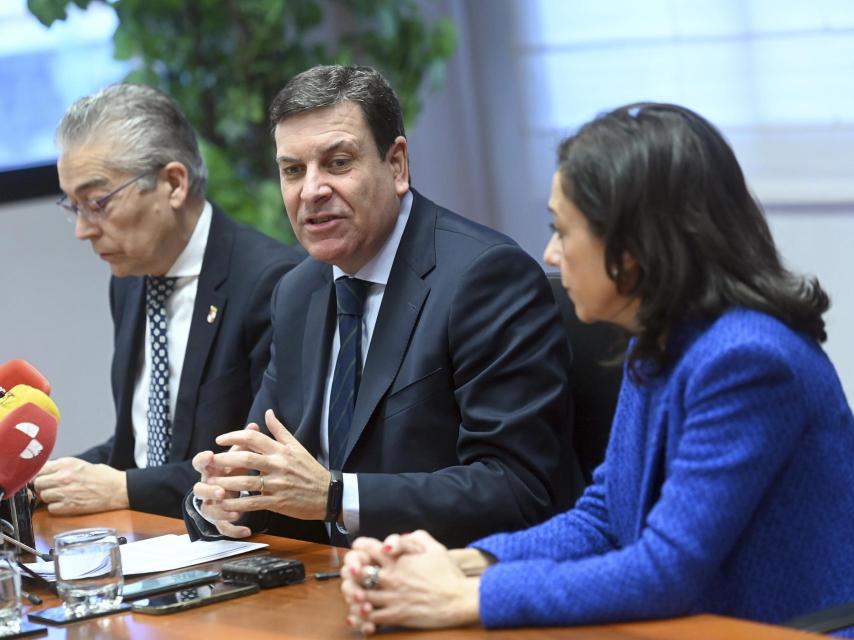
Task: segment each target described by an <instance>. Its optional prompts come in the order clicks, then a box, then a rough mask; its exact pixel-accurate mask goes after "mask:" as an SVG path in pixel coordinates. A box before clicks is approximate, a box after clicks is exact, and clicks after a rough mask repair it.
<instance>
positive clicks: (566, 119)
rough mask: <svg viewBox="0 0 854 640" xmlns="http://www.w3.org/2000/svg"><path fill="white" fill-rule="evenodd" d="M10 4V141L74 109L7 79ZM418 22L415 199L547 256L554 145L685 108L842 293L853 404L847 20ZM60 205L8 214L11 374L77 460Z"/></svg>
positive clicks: (6, 102) (93, 326) (82, 326)
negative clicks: (422, 50)
mask: <svg viewBox="0 0 854 640" xmlns="http://www.w3.org/2000/svg"><path fill="white" fill-rule="evenodd" d="M16 2H17V0H12V1H11V2H10V3H9V4H7V3H4V5H3V6H4V8H3V9H0V36H4V37H0V43H5V44H0V119H2V120H3V121H4V122H5V123H6V126H7V127H8V126H10V124H9V123H10V122H11V121H12V120H11V118H10V116H9V115H8V114H10V113H17V114H18V117H21V115H20V114H21V113H22V112H24V113H30V112H32V114H37V113H39V112H40V110H41V112H43V113H44V115H43V118H50V120H51V121H50V122H49V123H48V130H49V131H50V132H52V129H53V126H54V125H55V121H56V119H57V118H58V117H59V116H58V114H61V113H62V111H63V110H64V109H65V108H66V107H67V106H68V104H70V102H71V101H73V100H74V99H75V98H76V97H78V96H77V95H71V94H70V93H64V92H63V91H59V90H55V88H53V87H52V86H51V85H50V83H49V82H46V81H43V80H42V76H41V75H40V74H44V76H45V78H46V77H47V75H49V74H50V73H54V72H55V71H51V70H50V69H46V68H43V69H39V68H38V67H32V69H31V70H30V71H28V73H29V74H35V76H34V77H33V76H32V75H30V77H31V80H34V82H31V83H30V84H29V85H28V86H27V87H22V86H21V85H20V84H18V85H16V84H15V82H14V81H12V80H11V79H10V69H11V68H12V65H24V64H27V65H30V64H32V56H31V55H27V56H21V55H19V54H12V53H10V52H9V50H8V44H9V42H10V40H9V38H8V37H5V34H7V33H9V32H10V30H11V31H14V32H16V33H21V32H22V30H24V28H23V27H22V26H21V24H22V23H21V20H23V18H22V11H21V9H20V7H19V8H18V9H17V10H13V9H10V7H12V5H13V4H15V3H16ZM420 6H421V8H422V10H423V12H424V13H425V15H426V16H427V17H428V18H430V19H432V18H435V17H439V16H444V17H448V18H450V19H451V20H452V21H453V23H454V25H455V26H456V29H457V38H458V44H457V50H456V53H455V54H454V56H453V57H452V58H451V59H450V61H449V63H448V66H447V68H446V71H445V77H444V82H443V84H442V85H441V87H440V88H439V89H438V90H435V91H431V90H428V89H427V88H425V89H424V92H423V99H424V102H423V109H422V112H421V114H420V116H419V118H418V120H417V123H416V124H415V126H414V127H410V130H409V138H410V149H411V152H412V174H413V184H414V186H415V187H416V188H418V189H419V190H421V191H422V192H423V193H425V194H426V195H428V196H429V197H431V198H432V199H434V200H436V201H437V202H439V203H440V204H442V205H444V206H447V207H449V208H451V209H454V210H456V211H458V212H460V213H463V214H465V215H468V216H469V217H471V218H473V219H476V220H478V221H480V222H483V223H484V224H488V225H490V226H493V227H495V228H498V229H500V230H502V231H503V232H504V233H507V234H508V235H510V236H511V237H513V238H515V239H516V240H517V241H518V242H519V243H520V244H521V245H522V246H523V247H524V248H525V249H526V250H527V251H529V252H530V253H531V254H532V255H534V256H536V257H537V258H539V257H540V255H541V251H542V248H543V246H544V244H545V242H546V240H547V238H548V228H547V223H548V217H547V215H546V206H545V204H546V200H547V197H548V189H549V183H550V179H551V174H552V172H553V169H554V148H555V146H556V144H557V141H558V140H559V139H560V138H561V137H563V136H565V135H567V134H569V133H571V132H572V131H573V130H574V129H575V128H577V127H578V125H580V124H581V123H583V122H584V121H586V120H588V119H590V118H591V117H593V116H594V115H596V114H597V113H599V112H601V111H605V110H608V109H610V108H613V107H616V106H619V105H620V104H624V103H627V102H633V101H638V100H658V101H669V102H676V103H681V104H685V105H686V106H689V107H691V108H694V109H696V110H697V111H699V112H700V113H702V114H703V115H705V116H706V117H708V118H709V119H710V120H711V121H712V122H713V123H715V124H716V125H718V126H719V127H720V128H721V129H722V131H723V132H724V134H725V135H726V136H727V137H728V139H729V140H730V141H731V143H732V144H733V146H734V147H735V149H736V153H737V155H738V156H739V158H740V160H741V161H742V164H743V167H744V169H745V172H746V174H747V176H748V180H749V182H750V184H751V187H752V189H753V190H754V192H755V193H756V195H757V197H758V198H759V199H760V201H761V202H762V203H763V205H764V206H765V209H766V212H767V215H768V220H769V223H770V226H771V229H772V231H773V233H774V236H775V239H776V241H777V243H778V247H779V249H780V251H781V253H782V255H783V257H784V259H785V261H786V263H787V264H788V265H789V266H790V267H791V268H792V269H794V270H796V271H800V272H804V273H809V274H814V275H817V276H818V277H819V279H820V280H821V282H822V284H823V285H824V287H825V288H826V289H827V290H828V291H829V293H830V294H831V296H832V299H833V307H832V308H831V311H830V312H829V314H828V315H827V321H828V330H829V334H830V339H829V341H828V343H827V344H826V347H825V348H826V350H827V352H828V353H829V355H830V357H831V359H832V360H833V361H834V363H835V364H836V366H837V369H838V371H839V374H840V377H841V378H842V381H843V386H844V387H845V389H846V393H847V395H848V397H849V399H850V398H854V331H852V327H854V285H852V284H851V277H850V275H849V274H850V272H851V266H850V263H849V260H850V256H851V254H852V248H854V180H852V178H851V176H852V170H854V154H852V149H854V144H852V142H854V4H852V3H850V2H847V1H844V0H839V1H832V0H815V1H813V2H810V3H802V2H797V1H795V0H787V1H781V0H777V1H775V2H771V1H765V0H714V1H712V0H693V1H689V0H684V1H681V0H650V1H648V2H645V3H636V2H630V1H625V2H619V1H616V0H612V1H611V2H608V3H601V2H596V1H595V0H575V1H573V2H563V1H562V0H518V1H517V0H435V1H430V2H427V1H425V2H421V3H420ZM4 11H5V12H6V13H3V12H4ZM98 19H99V20H107V19H108V17H105V16H104V15H101V16H100V17H99V18H98ZM27 28H30V27H29V26H28V27H27ZM33 28H35V27H33ZM55 28H56V27H54V29H55ZM106 28H107V29H109V28H110V26H109V24H107V25H106ZM112 28H114V26H113V27H112ZM24 32H25V30H24ZM24 37H25V39H28V40H29V41H30V42H33V41H35V40H36V38H35V37H28V38H27V37H26V33H24ZM96 45H97V47H102V48H104V47H105V45H104V44H103V43H101V44H97V43H94V44H92V45H91V46H92V47H96ZM4 47H6V49H4ZM104 50H105V51H107V52H109V46H106V49H104ZM87 55H88V54H87ZM4 56H5V57H4ZM86 59H87V60H89V59H91V57H89V58H86ZM72 62H73V64H72V68H76V69H78V70H80V72H81V75H86V76H87V80H88V82H90V83H95V84H94V86H99V85H100V84H103V83H104V82H106V81H107V80H104V81H102V76H101V75H100V74H101V73H104V74H108V72H110V70H111V69H112V72H113V73H115V68H113V67H111V64H110V63H109V56H107V62H105V67H104V69H105V70H104V71H92V72H91V73H89V74H88V75H87V74H85V73H84V72H85V71H86V69H87V67H86V66H85V64H88V65H89V67H90V68H91V67H92V64H91V63H90V62H87V63H85V64H84V63H83V62H81V59H77V60H73V61H72ZM118 77H119V78H120V77H121V74H119V76H118ZM284 81H285V79H283V81H282V82H284ZM90 90H91V89H87V90H84V91H83V93H86V92H88V91H90ZM33 117H35V116H33ZM0 126H2V125H0ZM0 131H2V129H0ZM11 133H12V132H8V131H2V135H0V163H2V162H3V161H4V160H5V161H7V162H9V161H14V160H15V159H16V158H19V157H23V155H24V154H26V153H29V152H32V151H36V152H37V153H41V154H42V155H44V154H45V153H47V154H50V153H51V146H50V145H52V142H51V140H50V136H48V138H47V140H45V139H41V140H40V141H39V142H38V144H37V145H36V144H35V143H33V145H34V146H33V147H32V148H30V147H28V148H14V147H13V146H12V145H9V144H6V147H4V146H3V145H4V140H6V141H8V140H9V139H11ZM36 146H37V147H38V149H35V147H36ZM4 154H5V155H4ZM54 179H55V178H54ZM7 184H8V183H7ZM2 195H3V194H2V193H0V199H1V200H6V199H5V198H2ZM55 200H56V195H52V194H51V195H46V196H42V197H37V198H29V199H25V200H17V201H12V202H9V201H7V202H5V204H2V205H0V224H2V230H3V232H2V233H0V264H2V269H3V280H4V283H5V286H4V288H3V296H2V300H3V302H2V312H0V361H4V360H6V359H8V358H11V357H25V358H28V359H30V360H31V361H32V362H33V363H35V364H36V365H37V366H38V367H40V368H41V369H42V370H43V371H44V372H45V373H46V374H47V375H48V377H49V378H50V379H51V381H52V382H53V385H54V389H55V393H54V395H55V397H56V399H57V402H58V404H59V406H60V408H61V410H62V411H63V424H62V431H61V435H60V439H59V443H58V445H57V449H56V452H57V453H58V454H72V453H75V452H77V451H79V450H81V449H83V448H84V447H87V446H89V445H91V444H93V443H95V442H98V441H101V440H103V439H104V438H106V437H107V436H108V435H109V433H110V432H111V431H112V428H113V417H114V416H113V407H112V400H111V394H110V391H109V364H110V356H111V349H112V324H111V321H110V316H109V308H108V304H107V282H108V278H109V273H108V270H107V268H106V265H104V264H101V263H100V261H99V260H98V258H97V257H96V256H95V255H94V254H92V252H91V249H90V247H89V245H88V244H83V243H80V242H77V241H76V240H75V239H74V237H73V227H72V226H71V225H70V224H69V223H68V222H66V220H65V218H64V216H63V215H62V213H61V211H59V210H58V209H57V207H56V206H55V205H54V201H55ZM235 426H238V425H235Z"/></svg>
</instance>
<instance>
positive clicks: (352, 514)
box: [337, 473, 359, 540]
mask: <svg viewBox="0 0 854 640" xmlns="http://www.w3.org/2000/svg"><path fill="white" fill-rule="evenodd" d="M341 475H342V476H343V480H344V495H343V496H342V498H341V511H342V512H343V514H344V526H343V527H342V526H341V524H340V523H339V524H338V525H337V526H338V530H339V531H340V532H341V533H344V534H347V535H348V536H350V539H351V540H352V539H353V538H354V537H356V536H357V535H359V476H358V474H356V473H342V474H341Z"/></svg>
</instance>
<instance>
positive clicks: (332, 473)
mask: <svg viewBox="0 0 854 640" xmlns="http://www.w3.org/2000/svg"><path fill="white" fill-rule="evenodd" d="M343 496H344V475H343V474H342V473H341V472H340V471H338V470H337V469H330V470H329V493H328V494H327V496H326V517H325V518H324V520H326V522H338V516H339V515H340V514H341V499H342V498H343Z"/></svg>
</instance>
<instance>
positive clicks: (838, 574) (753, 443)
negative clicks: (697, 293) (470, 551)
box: [472, 309, 854, 637]
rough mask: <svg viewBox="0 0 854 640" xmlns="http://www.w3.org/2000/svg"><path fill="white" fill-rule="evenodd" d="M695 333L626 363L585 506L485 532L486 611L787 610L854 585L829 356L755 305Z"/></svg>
mask: <svg viewBox="0 0 854 640" xmlns="http://www.w3.org/2000/svg"><path fill="white" fill-rule="evenodd" d="M679 339H680V344H681V349H680V351H681V356H680V357H679V358H678V360H677V361H676V363H675V364H673V365H672V366H670V367H669V368H668V369H667V370H666V371H665V372H663V373H661V374H659V375H657V376H655V377H654V378H651V379H647V381H646V382H643V383H637V382H635V381H633V380H632V379H631V378H630V377H629V376H628V375H626V376H624V383H623V387H622V389H621V392H620V398H619V403H618V408H617V412H616V415H615V417H614V424H613V429H612V433H611V440H610V443H609V445H608V451H607V454H606V458H605V462H604V463H603V464H602V465H601V466H600V467H599V468H598V469H597V470H596V472H595V474H594V482H593V484H592V485H591V486H590V487H588V489H587V490H586V492H585V493H584V495H583V496H582V497H581V498H580V499H579V501H578V503H577V504H576V507H575V508H574V509H572V510H570V511H568V512H566V513H563V514H560V515H558V516H555V517H554V518H552V519H550V520H548V521H546V522H544V523H543V524H541V525H538V526H535V527H532V528H530V529H527V530H524V531H520V532H516V533H508V534H498V535H493V536H489V537H487V538H484V539H482V540H479V541H477V542H475V543H473V544H472V546H474V547H477V548H480V549H483V550H485V551H488V552H489V553H492V554H493V555H494V556H495V557H496V558H498V560H499V562H498V563H497V564H495V565H493V566H492V567H490V568H489V569H488V570H487V571H486V572H485V573H484V574H483V576H482V581H481V587H480V615H481V619H482V621H483V623H484V625H486V626H487V627H504V626H529V625H548V626H552V625H576V624H588V623H605V622H610V621H618V620H635V619H643V618H661V617H670V616H679V615H684V614H688V613H696V612H708V613H717V614H723V615H728V616H735V617H739V618H748V619H752V620H758V621H766V622H772V623H774V622H781V621H784V620H786V619H788V618H790V617H793V616H796V615H800V614H803V613H807V612H811V611H815V610H818V609H822V608H824V607H828V606H831V605H836V604H840V603H843V602H850V601H854V542H852V540H854V417H852V414H851V409H850V408H849V405H848V403H847V401H846V399H845V395H844V393H843V391H842V388H841V385H840V383H839V379H838V377H837V375H836V372H835V370H834V368H833V366H832V365H831V363H830V361H829V360H828V359H827V356H826V355H825V354H824V352H823V351H822V350H821V349H820V348H819V347H818V345H817V344H816V343H815V342H814V341H812V340H810V339H808V338H806V337H804V336H803V335H801V334H798V333H796V332H794V331H792V330H791V329H790V328H789V327H787V326H786V325H785V324H783V323H781V322H779V321H778V320H776V319H774V318H772V317H770V316H768V315H765V314H763V313H759V312H755V311H747V310H743V309H737V310H732V311H729V312H727V313H725V314H724V315H722V316H721V317H720V318H718V319H717V320H716V321H715V322H713V323H711V324H710V325H707V326H704V327H694V328H692V329H687V330H685V331H683V332H681V334H680V336H679ZM843 634H845V635H849V636H850V637H854V633H852V630H848V632H847V633H846V632H843Z"/></svg>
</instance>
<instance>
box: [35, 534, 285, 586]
mask: <svg viewBox="0 0 854 640" xmlns="http://www.w3.org/2000/svg"><path fill="white" fill-rule="evenodd" d="M266 546H268V545H267V544H266V543H263V542H243V541H240V540H216V541H213V542H207V541H205V540H196V541H195V542H190V536H189V535H187V534H186V533H185V534H184V535H182V536H178V535H175V534H169V535H165V536H157V537H156V538H148V539H147V540H140V541H138V542H129V543H127V544H123V545H121V546H120V547H119V549H120V550H121V554H122V573H123V574H124V575H126V576H132V575H137V574H140V573H153V572H155V571H169V570H171V569H180V568H182V567H189V566H192V565H194V564H202V563H204V562H213V561H214V560H219V559H221V558H228V557H229V556H236V555H239V554H241V553H246V552H248V551H255V550H256V549H262V548H264V547H266ZM27 566H28V567H29V568H30V569H32V570H33V571H35V572H36V573H38V574H39V575H40V576H42V577H43V578H45V579H46V580H50V581H51V582H52V581H54V580H56V575H55V573H54V568H53V563H52V562H29V563H27ZM99 569H100V567H93V568H92V570H91V571H92V573H91V575H97V572H98V570H99ZM23 575H24V576H25V577H26V574H23Z"/></svg>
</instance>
